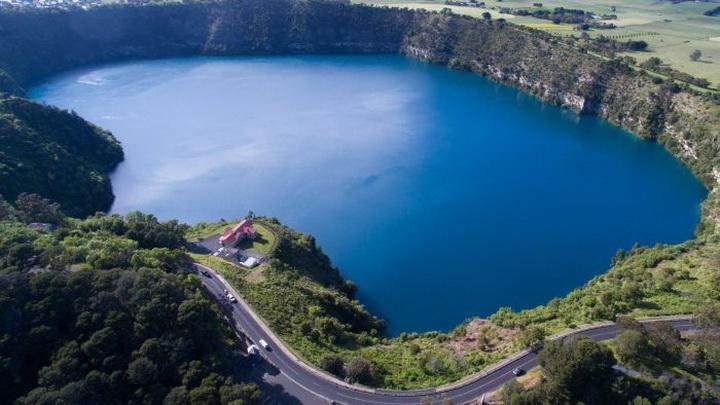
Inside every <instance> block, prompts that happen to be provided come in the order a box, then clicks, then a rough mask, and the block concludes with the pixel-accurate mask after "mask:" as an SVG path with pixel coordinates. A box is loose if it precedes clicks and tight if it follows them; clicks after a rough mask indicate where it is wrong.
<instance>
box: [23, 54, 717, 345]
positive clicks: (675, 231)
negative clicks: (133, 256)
mask: <svg viewBox="0 0 720 405" xmlns="http://www.w3.org/2000/svg"><path fill="white" fill-rule="evenodd" d="M30 96H31V97H32V98H34V99H36V100H41V101H43V102H46V103H49V104H53V105H56V106H59V107H61V108H67V109H73V110H75V111H77V112H78V113H79V114H80V115H82V116H83V117H85V118H87V119H88V120H90V121H92V122H94V123H96V124H98V125H100V126H102V127H104V128H107V129H109V130H111V131H112V132H113V133H114V134H115V135H116V136H117V137H118V138H119V139H120V140H121V141H122V143H123V145H124V148H125V152H126V161H125V162H124V163H123V164H121V165H120V167H119V168H118V169H117V171H116V172H115V173H114V174H113V176H112V182H113V187H114V190H115V194H116V195H117V199H116V201H115V205H114V206H113V209H112V211H113V212H118V213H126V212H128V211H131V210H142V211H147V212H152V213H155V214H156V215H157V216H158V217H160V218H161V219H170V218H179V219H181V220H183V221H187V222H191V223H193V222H198V221H215V220H217V219H219V218H236V217H241V216H244V215H245V213H246V212H247V211H248V210H250V209H252V210H254V211H255V212H256V213H259V214H262V215H267V216H276V217H278V218H279V219H280V220H282V221H283V222H284V223H286V224H288V225H290V226H292V227H294V228H296V229H299V230H302V231H304V232H307V233H311V234H313V235H315V236H316V237H317V240H318V242H319V243H320V245H322V247H323V249H324V250H325V251H326V252H327V253H328V254H329V255H330V257H331V258H332V259H333V261H334V263H335V264H337V265H338V266H339V267H340V268H341V269H342V272H343V274H344V275H345V276H346V277H348V278H350V279H352V280H354V281H355V282H356V284H357V285H358V287H359V298H360V300H361V301H362V302H363V303H365V304H366V305H367V306H368V307H369V308H370V309H371V310H372V311H373V312H374V313H376V314H378V315H380V316H382V317H384V318H385V319H387V320H388V322H389V331H388V332H389V334H391V335H394V334H398V333H400V332H402V331H427V330H435V329H440V330H448V329H450V328H452V327H454V326H455V325H457V324H458V323H460V322H462V321H463V320H464V319H466V318H468V317H470V316H475V315H479V316H486V315H489V314H491V313H493V312H494V311H495V310H497V308H498V307H500V306H511V307H513V308H515V309H522V308H529V307H533V306H535V305H539V304H542V303H544V302H546V301H548V300H549V299H551V298H553V297H556V296H561V295H563V294H565V293H567V292H569V291H570V290H572V289H573V288H575V287H578V286H580V285H582V284H583V283H585V282H587V281H588V280H589V279H591V278H592V277H593V276H594V275H596V274H599V273H602V272H604V271H605V270H606V269H607V268H608V267H609V262H610V258H611V257H612V256H613V254H614V253H615V251H616V250H617V249H619V248H623V249H628V248H630V247H631V246H632V244H633V243H635V242H639V243H641V244H647V245H653V244H655V243H658V242H662V243H675V242H680V241H683V240H686V239H688V238H691V237H692V235H693V229H694V227H695V225H696V224H697V222H698V220H699V215H700V208H699V203H700V202H701V201H702V200H703V199H704V197H705V195H706V190H705V189H704V188H703V186H702V185H701V183H700V182H699V181H698V180H697V179H696V178H694V177H693V176H692V174H691V173H690V171H689V170H688V169H687V168H686V167H684V166H683V165H682V164H681V163H680V162H679V161H677V160H676V159H675V158H673V156H671V155H670V154H669V153H668V152H666V151H665V150H664V149H663V148H662V147H661V146H659V145H657V144H653V143H649V142H645V141H642V140H640V139H639V138H637V137H635V136H633V135H631V134H630V133H628V132H626V131H623V130H621V129H618V128H616V127H613V126H612V125H610V124H608V123H606V122H604V121H603V120H601V119H598V118H594V117H585V116H577V115H576V114H574V113H572V112H568V111H564V110H562V109H560V108H556V107H553V106H551V105H548V104H545V103H543V102H540V101H538V100H536V99H533V98H532V97H529V96H527V95H524V94H523V93H521V92H519V91H517V90H514V89H512V88H508V87H505V86H502V85H498V84H495V83H493V82H491V81H488V80H486V79H483V78H481V77H478V76H476V75H473V74H470V73H464V72H458V71H452V70H449V69H446V68H444V67H440V66H433V65H428V64H424V63H421V62H417V61H414V60H410V59H406V58H403V57H400V56H301V57H237V58H186V59H170V60H159V61H140V62H131V63H123V64H115V65H108V66H99V67H93V68H86V69H82V70H77V71H73V72H69V73H67V74H64V75H61V76H58V77H55V78H52V79H50V80H49V81H47V82H46V83H43V84H40V85H37V86H36V87H34V88H33V89H31V90H30Z"/></svg>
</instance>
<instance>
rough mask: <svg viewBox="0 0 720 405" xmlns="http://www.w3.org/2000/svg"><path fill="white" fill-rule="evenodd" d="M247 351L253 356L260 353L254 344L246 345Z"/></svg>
mask: <svg viewBox="0 0 720 405" xmlns="http://www.w3.org/2000/svg"><path fill="white" fill-rule="evenodd" d="M247 352H248V354H249V355H251V356H254V355H258V354H260V348H259V347H257V346H256V345H250V346H248V349H247Z"/></svg>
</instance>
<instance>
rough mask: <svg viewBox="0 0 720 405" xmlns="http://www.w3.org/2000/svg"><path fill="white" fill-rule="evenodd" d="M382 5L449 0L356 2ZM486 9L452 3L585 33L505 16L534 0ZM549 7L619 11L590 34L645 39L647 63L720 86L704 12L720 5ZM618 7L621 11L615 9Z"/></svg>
mask: <svg viewBox="0 0 720 405" xmlns="http://www.w3.org/2000/svg"><path fill="white" fill-rule="evenodd" d="M352 1H353V2H354V3H366V4H373V5H377V6H392V7H407V8H411V9H417V8H424V9H427V10H431V11H439V10H441V9H443V8H444V7H448V6H446V5H445V4H444V3H445V1H444V0H416V1H407V0H352ZM483 1H484V2H485V4H486V8H475V7H457V6H451V7H449V8H450V9H452V11H453V12H454V13H457V14H466V15H470V16H473V17H480V16H481V15H482V13H483V12H485V11H489V12H490V13H491V14H492V17H493V18H505V19H506V20H507V21H508V22H510V23H513V24H518V25H524V26H528V27H531V28H535V29H539V30H542V31H546V32H549V33H552V34H554V35H559V36H565V35H575V36H580V33H579V32H578V31H574V30H573V29H572V27H571V26H569V25H567V24H553V23H552V22H550V21H548V20H543V19H538V18H534V17H527V16H513V15H508V14H501V13H500V12H499V11H498V9H499V8H500V7H508V8H531V5H532V3H533V2H532V1H529V0H500V1H499V0H483ZM540 2H541V3H543V7H544V8H546V9H552V8H555V7H565V8H577V9H582V10H585V11H592V12H594V13H595V14H597V15H602V14H615V15H617V19H616V20H610V21H609V22H611V23H613V24H615V25H616V26H618V28H616V29H611V30H590V31H587V33H588V34H589V35H590V36H599V35H605V36H608V37H611V38H615V39H617V40H625V39H632V40H643V41H646V42H647V43H648V44H649V48H648V51H647V52H633V53H630V54H628V55H629V56H632V57H633V58H636V59H637V60H638V62H643V61H645V60H647V59H649V58H651V57H658V58H660V59H662V60H663V61H664V62H665V63H666V64H667V65H669V66H670V67H672V68H674V69H676V70H679V71H681V72H685V73H688V74H691V75H693V76H695V77H699V78H704V79H707V80H709V81H710V82H711V83H712V84H713V87H714V88H720V87H719V86H720V17H709V16H705V15H703V12H705V11H707V10H710V9H712V8H714V7H717V5H718V3H709V2H692V1H687V2H682V3H678V4H673V3H672V2H669V1H668V2H662V1H655V0H623V1H618V0H587V1H584V0H582V1H581V0H540ZM612 7H615V11H613V10H612ZM695 49H699V50H700V51H701V52H702V54H703V57H702V58H701V59H700V61H698V62H693V61H691V60H690V58H689V55H690V53H691V52H692V51H693V50H695Z"/></svg>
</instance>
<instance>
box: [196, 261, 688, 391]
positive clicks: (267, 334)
mask: <svg viewBox="0 0 720 405" xmlns="http://www.w3.org/2000/svg"><path fill="white" fill-rule="evenodd" d="M194 265H195V268H196V270H197V271H198V272H199V271H200V270H201V269H204V270H207V271H208V272H209V274H210V276H209V277H208V276H202V275H201V279H202V283H203V285H204V286H205V287H206V288H207V289H208V291H209V292H210V293H211V294H212V295H213V296H214V297H215V298H216V299H217V300H218V301H219V302H221V303H224V302H226V299H225V297H224V294H223V290H225V289H227V290H229V291H230V292H231V293H233V295H234V296H235V297H237V298H238V299H239V301H238V303H237V304H235V305H233V306H232V310H231V315H232V321H233V323H234V325H235V327H236V328H237V329H238V330H239V331H240V332H242V333H243V334H245V335H246V336H248V337H249V338H250V339H251V340H252V341H253V342H255V343H257V342H258V341H259V340H260V339H264V340H265V341H266V342H268V343H270V346H271V350H267V351H263V357H264V358H265V360H267V361H268V362H269V363H270V364H272V365H273V366H274V367H275V368H277V370H279V372H280V374H281V375H280V376H276V382H277V383H278V384H282V386H283V388H285V390H286V391H287V392H288V393H290V394H292V395H294V396H296V398H297V399H298V400H299V401H301V402H302V403H303V404H328V403H330V401H336V402H337V403H340V404H353V405H355V404H357V405H362V404H366V405H371V404H384V405H390V404H419V403H420V401H421V400H422V399H423V398H428V399H430V400H431V401H432V403H433V404H435V403H440V402H441V400H442V398H444V397H449V398H450V399H452V401H453V403H454V404H475V403H478V404H479V402H480V401H479V398H480V397H481V396H482V395H483V393H486V392H490V391H493V390H495V389H497V388H498V387H500V386H502V385H503V384H505V383H506V382H508V381H510V380H511V379H513V378H514V375H513V374H512V370H513V369H515V368H516V367H520V368H523V369H525V370H529V369H530V368H532V367H534V366H535V365H536V364H537V355H536V354H535V353H532V352H530V351H525V352H522V353H519V354H518V355H516V356H514V357H513V358H512V360H509V361H506V362H504V363H503V364H502V365H500V366H498V367H495V368H494V369H492V370H490V371H488V372H487V373H479V374H477V375H475V376H473V377H470V378H468V379H466V380H464V381H463V382H461V383H456V384H454V385H451V386H445V387H440V388H437V389H428V390H414V391H386V390H373V389H368V388H359V387H353V386H350V385H348V384H345V383H344V382H342V381H339V380H337V379H334V378H332V377H331V376H329V375H327V374H325V373H323V372H320V371H319V370H317V369H314V368H312V367H311V366H309V365H307V364H305V363H303V362H302V361H301V360H299V359H298V358H297V357H296V356H294V355H293V354H292V353H291V352H290V351H289V350H288V349H287V348H285V347H284V346H283V345H282V344H281V343H280V342H279V340H278V338H277V337H276V336H274V334H273V333H272V332H271V331H270V329H269V328H268V327H267V326H266V325H265V324H264V323H263V322H262V320H261V319H260V318H259V317H258V316H257V315H255V314H254V312H253V311H252V310H251V309H250V307H249V306H248V305H247V303H245V302H244V301H243V300H242V299H240V297H239V295H238V294H237V292H235V291H234V290H233V289H232V287H231V286H230V285H229V284H227V282H226V281H225V280H224V279H223V278H222V277H221V276H219V275H218V274H216V273H215V272H214V271H212V269H210V268H208V267H205V266H203V265H201V264H198V263H195V264H194ZM647 322H654V321H647ZM668 322H670V323H671V324H672V325H673V326H674V327H675V328H676V329H678V330H680V331H689V330H693V329H694V326H693V325H692V322H691V321H690V319H689V317H685V318H679V319H677V318H676V319H671V320H669V321H668ZM616 333H617V329H616V327H615V325H614V324H609V325H603V326H599V327H595V328H593V329H590V330H582V331H578V332H575V333H572V335H577V334H580V335H584V336H588V337H590V338H592V339H593V340H595V341H601V340H607V339H610V338H613V337H615V335H616Z"/></svg>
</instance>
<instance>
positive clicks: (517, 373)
mask: <svg viewBox="0 0 720 405" xmlns="http://www.w3.org/2000/svg"><path fill="white" fill-rule="evenodd" d="M512 373H513V375H515V376H521V375H523V374H525V370H523V369H522V368H520V367H517V368H516V369H514V370H513V371H512Z"/></svg>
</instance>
